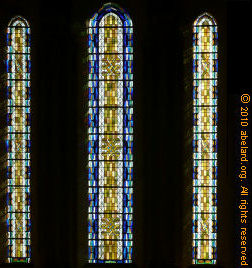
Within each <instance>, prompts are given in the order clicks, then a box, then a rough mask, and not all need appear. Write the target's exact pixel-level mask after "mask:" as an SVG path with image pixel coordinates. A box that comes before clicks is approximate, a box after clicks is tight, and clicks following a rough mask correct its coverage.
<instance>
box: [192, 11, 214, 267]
mask: <svg viewBox="0 0 252 268" xmlns="http://www.w3.org/2000/svg"><path fill="white" fill-rule="evenodd" d="M217 41H218V33H217V24H216V22H215V20H214V18H213V17H212V16H210V15H209V14H207V13H205V14H203V15H201V16H199V17H198V18H197V19H196V21H195V22H194V25H193V260H192V263H193V264H216V261H217V74H218V59H217V46H218V44H217Z"/></svg>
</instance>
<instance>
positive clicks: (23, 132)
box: [6, 16, 31, 263]
mask: <svg viewBox="0 0 252 268" xmlns="http://www.w3.org/2000/svg"><path fill="white" fill-rule="evenodd" d="M30 35H31V33H30V27H29V24H28V22H27V21H26V20H25V19H24V18H22V17H19V16H18V17H15V18H13V19H12V20H11V21H10V23H9V25H8V28H7V99H8V100H7V101H8V103H7V106H8V107H7V109H8V111H7V126H8V128H7V140H6V144H7V262H9V263H16V262H23V263H29V262H30V261H31V215H30V203H31V198H30V176H31V163H30V161H31V160H30V158H31V157H30V153H31V137H30V135H31V134H30V133H31V111H30V109H31V107H30V106H31V103H30V102H31V88H30V83H31V82H30V74H31V59H30V47H31V45H30Z"/></svg>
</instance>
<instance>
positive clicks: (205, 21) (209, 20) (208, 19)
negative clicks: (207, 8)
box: [193, 12, 217, 26]
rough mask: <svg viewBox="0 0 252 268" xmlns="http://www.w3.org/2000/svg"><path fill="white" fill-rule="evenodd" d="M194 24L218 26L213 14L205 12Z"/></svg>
mask: <svg viewBox="0 0 252 268" xmlns="http://www.w3.org/2000/svg"><path fill="white" fill-rule="evenodd" d="M193 25H194V26H217V23H216V20H215V19H214V17H213V16H212V15H210V14H209V13H207V12H205V13H203V14H202V15H200V16H199V17H198V18H197V19H196V20H195V21H194V24H193Z"/></svg>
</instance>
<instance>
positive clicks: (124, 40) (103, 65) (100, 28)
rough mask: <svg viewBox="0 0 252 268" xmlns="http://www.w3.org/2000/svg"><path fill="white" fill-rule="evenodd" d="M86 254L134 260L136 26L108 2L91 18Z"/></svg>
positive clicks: (91, 259) (103, 259) (101, 258)
mask: <svg viewBox="0 0 252 268" xmlns="http://www.w3.org/2000/svg"><path fill="white" fill-rule="evenodd" d="M88 46H89V50H88V51H89V87H88V90H89V95H88V96H89V112H88V136H89V138H88V153H89V156H88V160H89V161H88V176H89V177H88V182H89V215H88V249H89V252H88V259H89V262H90V263H131V262H132V247H133V229H132V226H133V181H132V180H133V27H132V21H131V19H130V18H129V15H128V14H127V13H126V12H125V11H124V10H122V9H120V8H118V7H117V6H115V5H112V4H106V5H104V6H103V7H102V9H100V10H99V11H98V12H97V13H95V14H94V16H93V17H92V18H91V20H90V21H89V28H88Z"/></svg>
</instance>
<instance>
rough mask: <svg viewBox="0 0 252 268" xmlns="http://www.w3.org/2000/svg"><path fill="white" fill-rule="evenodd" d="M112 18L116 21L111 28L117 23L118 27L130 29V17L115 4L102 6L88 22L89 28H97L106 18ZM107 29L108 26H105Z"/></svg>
mask: <svg viewBox="0 0 252 268" xmlns="http://www.w3.org/2000/svg"><path fill="white" fill-rule="evenodd" d="M111 15H112V16H113V18H116V21H115V22H114V24H113V27H115V23H118V26H120V27H121V26H123V27H132V26H133V24H132V20H131V19H130V16H129V15H128V13H127V12H126V11H125V10H124V9H122V8H120V7H118V6H117V5H115V4H112V3H107V4H105V5H103V7H102V8H101V9H100V10H99V11H98V12H96V13H95V14H94V15H93V17H92V18H91V19H90V21H89V27H98V26H100V22H102V21H103V20H104V18H105V17H107V16H111ZM111 22H112V21H111ZM107 26H108V27H109V25H107Z"/></svg>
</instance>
